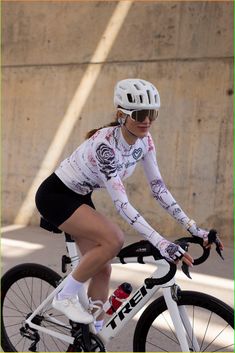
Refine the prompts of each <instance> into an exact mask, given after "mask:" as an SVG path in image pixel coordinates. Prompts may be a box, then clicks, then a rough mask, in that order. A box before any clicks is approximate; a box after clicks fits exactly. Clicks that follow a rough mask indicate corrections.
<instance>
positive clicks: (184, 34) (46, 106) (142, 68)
mask: <svg viewBox="0 0 235 353" xmlns="http://www.w3.org/2000/svg"><path fill="white" fill-rule="evenodd" d="M116 5H117V2H112V1H108V2H101V1H89V2H85V1H83V2H74V1H67V2H63V1H60V2H53V1H51V2H50V1H49V2H40V1H39V2H35V1H33V2H26V1H25V2H24V1H15V2H14V1H11V2H4V1H3V2H2V46H3V49H2V64H3V69H2V87H3V90H2V115H3V124H2V138H3V179H2V180H3V211H2V218H3V222H4V223H7V224H10V223H12V222H14V220H15V218H16V217H17V215H18V212H19V210H20V209H21V206H22V204H23V202H24V200H25V198H26V195H27V192H28V190H29V188H30V186H31V184H32V183H33V180H34V178H35V175H36V174H37V173H38V171H39V170H40V167H41V163H42V161H43V158H44V156H45V154H46V153H47V151H48V148H49V146H50V144H51V141H52V139H53V137H54V135H55V132H56V130H57V128H58V127H59V126H60V123H61V121H62V119H63V116H64V114H65V112H66V110H67V107H68V106H69V104H70V102H71V99H72V97H73V95H74V92H75V91H76V89H77V87H78V85H79V83H80V82H81V79H82V77H83V74H84V71H85V70H86V68H87V67H88V65H89V61H90V60H91V57H92V55H93V53H94V51H95V49H96V46H97V43H98V42H99V40H100V38H101V36H102V34H103V32H104V30H105V28H106V26H107V23H108V21H109V19H110V17H111V15H112V14H113V11H114V10H115V8H116ZM232 28H233V2H231V1H227V2H223V1H221V2H210V1H199V2H191V1H189V2H185V1H182V2H181V1H175V2H174V1H173V2H168V1H167V2H164V1H152V2H133V4H132V6H131V8H130V10H129V12H128V14H127V17H126V19H125V21H124V24H123V26H122V27H121V30H120V32H119V33H118V36H117V38H116V40H115V42H114V43H113V45H112V48H111V51H110V52H109V54H108V57H107V59H106V60H105V62H97V63H93V64H92V65H93V66H94V67H97V65H102V69H101V72H100V74H99V76H98V79H97V81H96V82H95V84H94V86H93V88H92V92H91V93H90V95H89V97H88V100H87V101H86V104H85V106H84V108H83V110H82V112H81V114H80V115H79V116H78V120H77V123H76V126H75V127H74V129H73V131H72V133H71V135H70V138H69V142H68V143H67V144H66V145H65V147H64V149H63V151H62V153H61V155H60V158H59V160H61V159H63V158H65V157H66V156H67V155H68V154H69V153H71V152H72V151H73V149H74V148H76V146H77V145H78V144H79V143H81V142H82V141H83V139H84V135H85V133H86V131H87V130H89V129H91V128H93V127H99V126H101V125H104V124H105V123H107V122H109V121H110V120H112V118H113V116H114V110H113V105H112V94H113V87H114V85H115V83H116V81H117V80H120V79H123V78H126V77H142V78H144V79H147V80H151V81H152V82H153V83H154V84H155V85H156V86H157V87H158V89H159V91H160V95H161V102H162V108H161V112H160V117H159V119H158V121H157V122H156V124H155V125H154V126H153V127H152V133H153V137H154V140H155V142H156V147H157V154H158V161H159V165H160V169H161V172H162V175H163V177H164V180H165V182H166V184H167V185H168V187H169V189H170V190H171V192H172V193H173V195H174V196H175V198H176V200H177V201H178V202H179V203H180V205H181V206H182V208H183V209H184V210H185V211H186V212H187V213H188V214H189V216H190V217H192V218H194V219H195V220H196V221H197V222H198V224H200V225H202V226H205V227H208V228H210V227H215V228H218V229H219V230H220V232H221V235H222V237H223V238H224V239H226V238H227V239H228V238H231V239H232V236H233V214H232V207H233V191H232V189H233V184H232V149H231V146H232V143H233V126H232V124H233V119H232V116H233V40H232V33H233V30H232ZM55 148H56V146H55ZM59 160H58V161H51V163H52V162H53V163H55V164H56V163H58V162H59ZM47 168H48V173H49V170H50V165H48V166H47ZM44 171H45V173H46V172H47V170H44ZM126 185H127V192H128V195H129V197H130V201H131V202H132V203H133V205H134V206H135V207H136V208H137V209H138V210H139V211H140V212H141V213H142V214H143V215H144V216H145V217H146V218H147V219H148V221H150V223H151V224H152V226H153V227H155V228H156V229H157V230H158V231H159V232H162V233H164V234H167V235H173V234H175V233H176V232H180V228H179V227H178V226H177V225H176V223H175V222H174V221H173V220H171V219H170V218H169V217H168V216H166V215H165V213H164V212H163V211H162V210H161V209H160V208H159V207H158V206H155V201H154V200H153V199H152V197H151V195H150V192H149V189H148V186H147V185H146V182H145V181H144V178H143V174H142V171H141V170H140V168H139V169H137V171H136V173H135V174H134V176H133V178H132V179H131V180H128V181H127V183H126ZM94 198H95V200H96V201H97V202H96V203H97V207H98V208H99V209H100V210H101V211H102V212H104V213H105V214H108V215H109V216H110V217H112V218H113V219H114V220H115V221H116V222H118V223H119V224H120V225H121V226H122V228H124V230H129V227H128V225H127V224H125V223H124V222H122V220H120V218H119V217H118V216H117V215H116V211H115V210H114V207H113V205H112V204H111V201H110V199H109V197H108V196H107V195H106V193H105V192H101V193H97V194H96V195H94ZM32 200H33V196H32ZM36 222H37V215H36V213H34V214H33V216H32V217H30V219H29V223H31V224H36Z"/></svg>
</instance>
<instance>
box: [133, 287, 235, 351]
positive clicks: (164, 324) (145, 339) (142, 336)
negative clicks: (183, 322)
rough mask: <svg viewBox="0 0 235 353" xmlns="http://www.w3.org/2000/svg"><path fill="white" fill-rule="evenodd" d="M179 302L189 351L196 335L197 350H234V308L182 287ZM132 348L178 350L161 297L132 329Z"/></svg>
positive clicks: (135, 349)
mask: <svg viewBox="0 0 235 353" xmlns="http://www.w3.org/2000/svg"><path fill="white" fill-rule="evenodd" d="M178 305H179V306H180V305H184V306H185V308H186V310H187V314H188V316H189V319H190V322H191V326H192V331H191V332H189V333H188V334H187V339H188V343H189V347H190V350H191V351H196V349H195V348H194V346H193V343H192V340H193V338H194V337H196V338H197V341H198V343H199V347H200V352H205V351H209V352H218V351H220V352H234V314H233V309H232V308H231V307H229V306H228V305H227V304H225V303H223V302H222V301H220V300H218V299H216V298H214V297H212V296H209V295H207V294H204V293H199V292H193V291H182V292H181V296H180V298H179V301H178ZM133 350H134V352H161V351H164V352H179V351H181V348H180V345H179V342H178V339H177V337H176V334H175V330H174V326H173V324H172V321H171V318H170V315H169V312H168V309H167V306H166V303H165V300H164V297H163V296H162V297H160V298H158V299H156V300H155V301H153V302H152V303H151V304H150V305H149V306H148V307H147V308H146V309H145V311H144V312H143V314H142V315H141V317H140V319H139V321H138V323H137V325H136V329H135V334H134V341H133Z"/></svg>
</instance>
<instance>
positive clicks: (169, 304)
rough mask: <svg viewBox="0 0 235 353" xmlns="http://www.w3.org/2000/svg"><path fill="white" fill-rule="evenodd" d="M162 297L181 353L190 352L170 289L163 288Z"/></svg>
mask: <svg viewBox="0 0 235 353" xmlns="http://www.w3.org/2000/svg"><path fill="white" fill-rule="evenodd" d="M163 295H164V298H165V301H166V305H167V308H168V310H169V313H170V316H171V320H172V322H173V325H174V328H175V331H176V335H177V338H178V340H179V343H180V347H181V350H182V352H190V350H189V346H188V341H187V338H186V332H185V329H184V326H183V323H182V320H181V317H180V313H179V310H178V306H177V304H176V302H175V301H174V300H173V298H172V295H171V287H166V288H163Z"/></svg>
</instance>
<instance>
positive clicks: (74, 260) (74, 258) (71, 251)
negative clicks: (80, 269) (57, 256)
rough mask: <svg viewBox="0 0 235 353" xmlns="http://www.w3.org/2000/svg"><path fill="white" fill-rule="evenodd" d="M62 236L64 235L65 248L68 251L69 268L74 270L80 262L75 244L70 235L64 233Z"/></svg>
mask: <svg viewBox="0 0 235 353" xmlns="http://www.w3.org/2000/svg"><path fill="white" fill-rule="evenodd" d="M64 235H65V242H66V248H67V251H68V255H69V258H70V260H71V266H72V268H73V269H74V268H75V267H76V266H77V265H78V263H79V260H80V258H79V255H78V250H77V247H76V243H75V241H74V239H73V238H72V236H71V235H70V234H68V233H64Z"/></svg>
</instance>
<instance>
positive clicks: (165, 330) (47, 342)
mask: <svg viewBox="0 0 235 353" xmlns="http://www.w3.org/2000/svg"><path fill="white" fill-rule="evenodd" d="M41 226H42V227H43V228H45V229H47V230H49V231H52V232H54V233H61V231H60V230H59V229H57V228H55V227H53V226H51V225H50V224H49V223H47V222H45V220H43V219H42V220H41ZM216 239H217V238H216V232H215V231H214V230H211V231H210V233H209V242H210V243H212V242H215V243H216ZM65 241H66V248H67V252H68V255H63V256H62V272H63V273H66V271H67V265H68V264H70V265H71V268H72V269H73V268H74V267H76V266H77V264H78V263H79V256H78V252H77V248H76V245H75V242H74V241H73V239H72V238H71V236H70V235H68V234H66V233H65ZM176 242H177V243H178V244H180V245H181V246H182V247H183V248H184V249H185V250H187V249H188V247H189V245H190V246H191V244H193V243H194V244H196V245H200V247H201V248H202V255H201V256H199V257H198V258H196V259H195V260H194V265H199V264H200V263H202V262H204V261H206V259H207V258H208V256H209V254H210V249H206V248H204V247H203V241H202V240H201V239H200V238H195V237H185V238H180V239H178V240H176ZM216 249H217V251H218V252H220V251H219V247H218V244H217V247H216ZM220 255H221V254H220ZM136 262H138V263H140V264H144V263H153V264H155V265H157V269H156V270H155V271H154V272H153V273H152V276H151V277H149V278H146V279H145V281H144V282H145V283H143V285H142V286H140V287H139V288H138V289H137V290H136V291H135V292H134V293H133V294H132V295H131V296H130V297H129V298H128V299H127V300H126V301H125V302H124V304H123V305H122V306H121V307H120V308H119V309H118V310H117V311H116V312H115V313H114V314H113V315H112V316H111V317H110V318H109V319H108V320H107V321H106V322H105V325H104V327H103V329H102V330H101V331H100V332H99V333H98V334H96V331H95V327H94V324H93V323H92V324H90V325H84V324H79V323H75V322H72V321H70V320H69V319H67V318H66V317H65V316H64V315H62V314H59V313H58V312H56V311H55V310H54V309H53V308H52V306H51V302H52V299H53V297H54V296H55V295H56V294H57V293H58V292H59V291H60V290H61V289H62V287H63V285H64V282H65V280H66V277H65V278H62V277H61V276H60V275H59V274H58V273H56V272H55V271H53V270H52V269H50V268H48V267H45V266H44V265H40V264H36V263H25V264H20V265H18V266H15V267H13V268H12V269H10V270H8V271H7V272H6V273H5V274H4V275H3V277H2V292H1V324H2V340H1V344H2V348H3V350H4V351H5V352H13V351H20V352H26V351H32V352H37V351H38V352H42V351H43V352H59V351H63V352H65V351H67V352H82V351H84V352H92V351H100V352H104V351H106V350H105V345H106V344H107V343H108V342H109V341H110V340H111V339H112V338H113V337H115V336H117V334H118V333H119V332H120V330H121V329H122V328H123V327H124V326H125V325H126V324H127V323H128V322H129V320H131V319H132V318H133V317H134V315H135V314H136V313H138V312H139V310H140V309H141V308H143V306H144V305H145V304H146V303H148V301H149V300H150V299H151V298H152V296H153V295H154V294H155V293H156V292H157V291H158V290H159V289H160V288H162V291H163V295H162V296H161V297H159V298H157V299H155V300H154V301H152V303H151V304H149V305H148V306H147V308H146V309H145V310H144V312H143V313H142V314H141V316H140V318H139V320H138V322H137V325H136V328H135V332H134V338H133V351H134V352H136V351H138V352H144V351H148V352H149V351H171V352H174V351H175V352H178V351H183V352H190V351H197V352H201V351H210V352H212V351H231V352H233V351H234V342H233V337H234V334H233V332H234V331H233V329H234V314H233V309H232V308H231V307H230V306H228V305H227V304H225V303H224V302H222V301H221V300H219V299H217V298H215V297H212V296H210V295H208V294H205V293H200V292H195V291H183V290H181V289H180V287H179V286H178V285H177V284H176V283H175V279H174V276H175V273H176V269H177V267H176V265H175V264H173V263H169V262H167V261H166V260H165V259H163V258H162V256H161V255H160V253H159V251H158V250H157V249H156V248H154V247H153V246H152V245H151V244H150V243H149V242H148V241H145V240H142V241H139V242H137V243H134V244H131V245H129V246H127V247H124V248H123V249H122V250H121V251H120V252H119V254H118V255H117V257H116V258H115V259H113V262H112V263H113V264H115V263H122V264H126V263H136ZM182 270H183V272H184V273H185V274H186V275H187V276H188V277H190V274H189V271H188V267H187V266H186V265H185V264H183V265H182ZM102 310H103V309H102V306H101V307H99V308H98V309H97V310H96V311H95V313H94V317H95V318H96V317H98V315H99V314H100V313H101V311H102Z"/></svg>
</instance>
